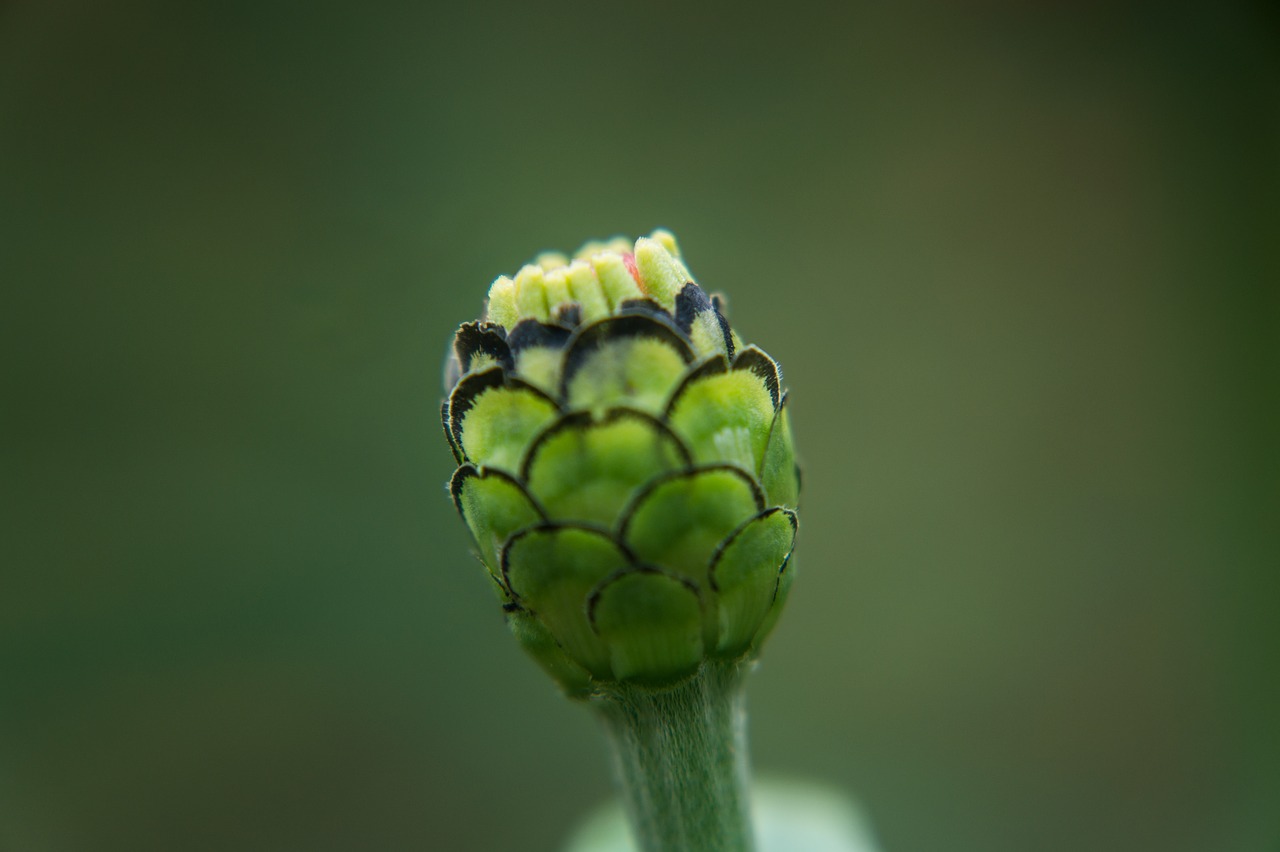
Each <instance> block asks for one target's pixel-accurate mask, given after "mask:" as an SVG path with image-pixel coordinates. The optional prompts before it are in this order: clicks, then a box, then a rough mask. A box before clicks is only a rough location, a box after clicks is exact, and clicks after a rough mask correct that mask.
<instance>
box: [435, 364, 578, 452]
mask: <svg viewBox="0 0 1280 852" xmlns="http://www.w3.org/2000/svg"><path fill="white" fill-rule="evenodd" d="M447 413H448V418H449V422H448V424H447V428H448V429H449V431H450V433H451V434H452V436H453V440H454V442H455V443H456V444H457V446H458V448H459V449H460V450H461V452H462V455H463V457H464V458H465V459H466V460H467V461H469V462H472V463H473V464H477V465H483V466H493V467H499V468H502V469H503V470H507V471H515V470H518V469H519V465H520V459H521V457H522V456H523V455H524V452H525V450H526V448H527V447H528V446H529V444H530V443H531V442H532V441H533V438H534V436H535V435H537V434H538V432H540V431H541V430H542V429H543V428H544V427H545V426H546V425H547V424H548V423H550V422H551V421H552V420H554V419H555V418H556V416H557V415H558V414H559V407H558V406H557V405H556V402H555V400H553V399H552V398H551V397H549V396H547V394H545V393H544V392H542V391H540V390H538V389H537V388H535V387H533V386H532V385H530V384H528V383H527V382H525V381H523V380H522V379H519V378H514V377H509V376H507V375H506V373H505V371H504V370H503V369H502V368H501V367H491V368H489V369H488V370H484V371H482V372H480V373H471V374H469V375H467V376H464V377H463V379H462V381H460V382H459V383H458V386H457V387H456V388H455V389H454V391H453V393H452V394H451V395H450V397H449V406H448V409H447Z"/></svg>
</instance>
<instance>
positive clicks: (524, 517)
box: [449, 464, 546, 581]
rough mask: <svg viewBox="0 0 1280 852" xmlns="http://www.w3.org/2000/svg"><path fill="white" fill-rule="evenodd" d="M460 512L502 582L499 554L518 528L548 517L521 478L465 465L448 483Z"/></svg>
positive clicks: (498, 471) (494, 574) (499, 471)
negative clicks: (526, 488)
mask: <svg viewBox="0 0 1280 852" xmlns="http://www.w3.org/2000/svg"><path fill="white" fill-rule="evenodd" d="M449 491H450V493H451V494H452V495H453V502H454V504H455V505H456V506H457V507H458V514H460V515H462V519H463V520H464V521H465V522H466V524H467V528H468V529H469V530H471V535H472V537H473V538H474V539H475V542H476V547H478V548H480V559H481V561H483V562H484V564H485V567H486V568H488V569H489V573H490V574H492V575H493V577H494V578H495V579H498V580H499V581H500V576H501V563H500V561H499V558H498V555H499V552H500V551H501V549H502V546H503V544H504V543H505V542H506V540H507V538H508V537H510V536H511V535H512V534H513V533H515V532H516V531H517V530H520V529H523V528H524V527H527V526H529V525H530V524H534V523H537V522H539V521H543V520H545V519H546V515H545V514H544V513H543V511H542V509H541V508H539V507H538V505H537V503H535V502H534V500H533V498H532V497H530V496H529V493H528V492H527V491H526V490H525V488H524V486H523V485H522V484H521V483H520V481H519V480H518V479H516V478H515V477H513V476H511V475H510V474H508V473H504V472H503V471H501V470H498V469H496V468H485V469H480V468H477V467H476V466H475V465H473V464H464V465H463V466H462V467H460V468H458V470H457V472H456V473H454V475H453V480H452V481H451V482H450V483H449Z"/></svg>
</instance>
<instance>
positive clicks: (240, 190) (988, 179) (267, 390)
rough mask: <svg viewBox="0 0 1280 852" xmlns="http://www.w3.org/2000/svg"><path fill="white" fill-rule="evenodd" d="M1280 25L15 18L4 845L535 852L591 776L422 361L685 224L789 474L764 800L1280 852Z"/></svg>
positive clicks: (572, 719)
mask: <svg viewBox="0 0 1280 852" xmlns="http://www.w3.org/2000/svg"><path fill="white" fill-rule="evenodd" d="M1175 7H1176V8H1175ZM1278 24H1280V19H1278V18H1277V16H1276V15H1275V14H1274V12H1273V11H1270V10H1269V9H1268V7H1267V6H1265V5H1263V4H1258V5H1250V4H1239V3H1230V2H1213V1H1212V0H1203V2H1192V3H1188V4H1172V5H1155V4H1152V5H1150V6H1137V5H1132V4H1114V3H1082V4H1081V3H1027V4H1019V3H1011V2H999V1H998V0H990V1H989V2H982V0H976V1H975V0H970V2H960V3H945V2H936V3H935V2H929V0H913V2H907V3H902V4H875V5H874V6H872V5H854V4H834V3H833V4H830V5H826V6H824V5H807V4H805V3H792V4H782V5H752V4H735V5H732V6H722V7H716V6H713V5H710V4H707V5H703V4H679V3H668V2H651V3H648V4H643V5H639V4H637V5H630V4H624V3H586V2H582V3H578V4H573V3H551V4H535V3H526V4H507V5H503V6H490V5H486V4H467V3H454V4H448V5H444V4H432V3H420V2H381V3H368V4H350V3H306V4H303V3H277V4H270V3H259V2H219V3H206V4H194V3H164V2H158V0H121V2H115V3H91V2H86V1H85V0H40V2H35V0H32V1H31V2H21V1H20V2H16V3H15V2H9V3H7V4H4V5H2V6H0V283H2V284H3V293H4V297H3V302H2V303H0V304H2V305H3V308H2V309H0V324H2V325H3V329H2V333H0V339H2V340H3V344H0V345H3V347H4V349H5V350H6V354H5V356H4V367H3V372H4V378H3V383H4V385H3V397H2V399H3V401H2V402H0V418H2V422H3V424H4V439H3V442H0V464H2V471H3V501H4V503H3V507H2V512H0V517H3V521H2V523H3V525H4V533H3V536H2V537H0V562H2V563H3V567H2V568H0V572H2V573H0V576H2V577H3V581H2V584H0V849H3V850H6V852H9V850H12V852H69V851H73V852H91V850H107V852H116V850H121V852H123V851H124V850H129V852H151V850H156V852H160V850H165V852H168V850H191V852H203V851H204V850H217V851H218V852H221V851H222V850H237V852H257V850H263V852H266V850H286V852H287V850H308V851H309V852H312V851H314V850H388V852H391V850H449V852H470V851H471V850H494V851H495V852H506V850H528V852H553V850H555V849H557V848H558V847H559V845H560V844H561V842H562V841H563V840H564V838H565V837H566V836H567V834H568V832H569V831H570V829H571V827H572V826H573V824H574V823H575V821H576V820H577V819H578V818H579V817H580V816H582V815H583V814H584V813H585V812H586V811H587V810H588V809H590V808H591V807H592V806H594V805H596V804H597V803H599V802H600V801H602V800H603V798H604V797H605V796H607V794H608V784H609V772H608V765H607V762H606V757H605V751H604V748H603V744H602V741H601V738H600V736H599V732H598V731H597V730H596V729H595V726H594V724H593V722H592V720H591V718H590V717H589V715H588V714H587V713H586V712H585V711H584V710H583V709H582V708H580V707H577V706H572V705H570V704H568V703H566V702H565V701H563V700H562V699H561V698H560V697H559V696H558V695H557V694H556V693H555V692H554V690H553V689H552V687H551V685H550V683H549V682H548V681H547V680H546V679H545V678H544V677H543V676H542V675H541V674H540V673H539V672H538V671H536V670H535V669H534V667H533V666H532V665H530V664H529V663H528V662H527V661H526V660H525V659H524V658H523V657H522V656H521V654H520V652H519V651H518V650H517V648H516V646H515V644H514V643H513V642H512V641H511V640H510V638H509V637H508V636H507V635H506V633H505V629H504V627H503V625H502V621H501V617H500V613H499V612H498V611H497V609H496V607H495V605H494V601H493V599H492V597H491V594H490V592H489V590H488V588H487V583H486V581H485V580H484V579H483V578H482V575H481V573H480V571H479V569H478V567H477V566H476V564H475V563H474V560H473V559H472V557H471V556H470V555H469V544H468V541H467V539H466V536H465V533H464V530H463V528H462V525H461V524H460V523H459V522H458V520H457V519H456V517H454V514H453V510H452V507H451V506H450V504H449V501H448V500H447V499H446V496H445V490H444V483H445V481H446V479H447V477H448V475H449V473H450V467H451V465H450V457H449V453H448V451H447V449H446V447H445V442H444V439H443V438H442V436H441V434H440V430H439V426H438V419H437V406H438V404H439V400H440V395H441V391H440V379H439V374H440V362H441V358H442V355H443V352H444V348H445V343H446V340H447V339H448V337H449V335H450V332H451V331H452V330H453V329H454V327H455V326H456V325H457V324H458V323H459V322H460V321H463V320H466V319H469V318H472V317H474V316H475V315H476V314H477V313H478V311H479V309H480V305H481V298H482V296H483V294H484V292H485V289H486V287H487V285H488V283H489V281H491V280H492V278H493V277H494V276H496V275H497V274H499V273H504V272H511V271H513V270H515V269H516V268H517V267H518V265H519V264H520V263H522V262H523V261H525V260H527V259H528V258H530V257H531V256H532V255H533V254H535V253H536V252H538V251H540V250H542V249H546V248H563V249H572V248H574V247H575V246H576V245H577V244H578V243H580V242H581V241H583V240H585V239H587V238H589V237H599V236H608V235H610V234H614V233H628V234H633V235H634V234H637V233H647V232H648V231H649V230H650V229H651V228H653V227H656V226H665V227H669V228H672V229H673V230H674V231H675V232H676V233H677V234H678V236H679V237H680V239H681V241H682V244H683V247H684V250H685V253H686V256H687V257H688V259H689V263H690V265H691V267H692V269H693V271H694V273H695V275H697V276H698V277H699V279H700V280H701V281H702V282H703V283H704V284H705V285H706V286H708V287H709V288H711V289H721V290H724V291H727V292H728V293H729V294H730V296H731V311H732V318H733V320H734V322H735V325H736V326H737V327H738V328H740V329H741V330H742V331H743V333H744V334H745V335H746V337H747V338H748V339H750V340H753V341H755V342H758V343H759V344H761V345H762V346H764V347H765V348H766V349H767V350H769V351H770V352H771V353H773V354H774V355H776V356H777V357H778V358H779V359H780V360H781V361H782V363H783V365H784V367H785V368H786V370H787V378H788V383H789V385H790V387H791V391H792V396H793V404H794V409H793V412H794V417H795V424H796V431H797V434H798V438H799V441H800V446H801V450H802V454H803V458H804V460H805V462H806V493H805V502H804V507H803V508H804V511H803V533H802V544H801V550H800V553H799V557H798V558H799V560H800V561H799V563H798V564H799V566H800V568H801V571H802V574H801V575H800V576H801V582H799V583H798V584H797V588H796V592H795V595H794V597H793V599H792V603H791V606H790V608H789V612H788V614H787V617H786V618H784V620H783V622H782V624H781V626H780V629H779V630H778V632H777V634H776V635H775V637H774V639H773V641H772V643H771V645H770V646H769V648H768V650H767V654H766V656H765V658H764V660H763V663H762V666H761V668H760V670H759V672H758V674H757V676H756V677H755V679H754V682H753V684H752V687H751V703H752V710H753V712H752V726H753V753H754V759H755V763H756V765H757V766H758V767H759V768H760V769H761V770H762V771H770V772H775V773H784V774H792V775H799V776H804V777H809V778H814V779H819V780H824V781H827V782H829V783H832V784H835V785H837V786H839V787H841V788H843V789H845V790H847V791H849V793H851V794H852V795H855V796H857V797H858V799H859V800H860V801H861V802H862V803H863V805H864V806H865V808H866V809H867V811H868V813H869V814H870V817H871V819H872V821H873V823H874V825H875V827H876V830H877V833H878V835H879V837H880V839H881V841H882V843H883V845H884V847H885V849H886V850H887V852H907V850H911V852H1027V850H1041V851H1043V852H1052V851H1053V850H1064V852H1066V851H1067V850H1071V852H1076V851H1077V850H1086V849H1087V850H1091V852H1103V851H1104V850H1116V852H1122V851H1123V852H1135V850H1138V851H1139V852H1142V851H1143V850H1152V852H1157V850H1158V852H1204V850H1227V852H1253V851H1254V850H1259V852H1261V850H1275V849H1277V848H1280V630H1278V625H1277V622H1278V621H1280V584H1278V583H1277V579H1276V578H1277V572H1278V570H1280V542H1278V540H1277V527H1278V526H1280V500H1278V499H1277V498H1278V494H1277V491H1278V485H1277V483H1280V464H1278V462H1277V435H1280V417H1278V416H1277V414H1278V408H1277V404H1276V403H1277V387H1278V385H1280V375H1278V374H1280V371H1278V370H1277V366H1278V360H1277V353H1278V352H1280V347H1278V346H1277V339H1278V336H1280V325H1278V323H1277V306H1278V301H1277V293H1278V292H1280V263H1278V260H1280V252H1278V248H1277V246H1278V243H1280V215H1277V214H1278V209H1280V37H1278V34H1280V26H1278ZM798 852H802V850H799V851H798Z"/></svg>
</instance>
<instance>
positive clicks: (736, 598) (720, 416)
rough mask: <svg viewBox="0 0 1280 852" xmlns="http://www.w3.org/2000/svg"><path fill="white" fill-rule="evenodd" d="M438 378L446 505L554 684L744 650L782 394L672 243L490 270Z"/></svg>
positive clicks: (777, 587) (762, 588)
mask: <svg viewBox="0 0 1280 852" xmlns="http://www.w3.org/2000/svg"><path fill="white" fill-rule="evenodd" d="M445 384H446V391H447V392H448V394H449V396H448V400H447V401H446V402H445V403H444V406H443V411H442V414H443V420H444V430H445V434H446V436H447V437H448V440H449V444H450V446H451V447H452V449H453V453H454V457H455V458H456V459H457V462H458V464H459V467H458V470H457V472H456V473H455V474H454V476H453V480H452V482H451V485H450V490H451V492H452V495H453V499H454V501H455V503H456V504H457V507H458V511H459V513H460V514H461V515H462V518H463V520H464V521H465V522H466V524H467V526H468V527H469V528H470V530H471V533H472V535H473V536H474V537H475V542H476V546H477V549H478V550H479V555H480V560H481V562H483V564H484V566H485V568H486V569H488V572H489V576H490V578H491V579H492V582H493V586H494V588H495V589H496V591H497V593H498V596H499V598H500V599H501V601H502V605H503V609H504V610H505V611H506V613H507V619H508V623H509V624H510V626H511V628H512V631H513V632H514V633H515V635H516V637H517V639H518V640H519V641H520V643H521V645H522V646H523V647H524V648H525V649H526V650H527V651H528V652H529V653H530V654H531V655H532V656H533V657H534V658H535V659H536V660H537V661H538V662H539V663H541V665H542V666H543V667H544V668H545V669H546V670H547V671H548V672H549V673H550V674H551V675H552V676H553V677H554V678H555V679H556V680H557V681H558V682H559V683H560V684H561V685H562V686H564V687H565V689H566V690H568V691H569V692H570V693H573V694H580V695H581V694H587V693H590V692H592V691H595V690H597V689H599V688H604V687H607V686H608V685H609V684H617V683H619V682H628V683H636V684H648V685H661V684H666V683H671V682H674V681H677V680H680V679H681V678H684V677H687V676H689V675H691V674H693V673H694V672H696V671H697V670H698V668H699V666H701V664H702V663H703V661H704V660H708V659H716V660H726V661H731V660H737V659H741V658H743V657H747V656H750V655H753V654H755V653H756V652H757V650H758V648H759V646H760V643H761V642H762V641H763V639H764V638H765V636H766V635H767V634H768V633H769V631H770V630H771V629H772V627H773V624H774V622H775V621H776V619H777V615H778V612H779V610H780V609H781V607H782V605H783V603H784V601H785V599H786V596H787V590H788V588H789V586H790V583H791V579H792V576H793V574H794V569H792V568H791V567H790V559H791V552H792V548H793V546H794V544H795V536H796V525H797V521H796V511H795V510H796V501H797V497H798V493H799V485H800V482H799V474H798V470H797V467H796V463H795V450H794V447H793V445H792V440H791V427H790V424H789V422H788V415H787V408H786V405H787V395H786V393H785V392H784V390H783V387H782V375H781V371H780V370H779V368H778V365H777V364H776V363H775V362H774V361H773V359H772V358H770V357H769V356H768V355H767V354H765V353H764V351H762V350H760V349H758V348H756V347H755V346H744V345H743V343H742V341H741V340H740V339H739V338H738V336H737V335H736V334H735V333H734V332H733V330H732V329H731V328H730V327H729V323H728V321H727V320H726V319H725V316H724V302H723V300H722V299H721V298H720V297H718V296H711V297H708V296H707V294H706V293H704V292H703V290H702V289H701V288H700V287H699V286H698V285H697V284H696V283H694V280H693V278H692V276H690V274H689V271H688V269H686V268H685V265H684V263H683V262H682V260H681V258H680V254H679V250H678V249H677V247H676V243H675V238H674V237H672V236H671V234H669V233H667V232H665V231H658V232H656V233H654V234H653V235H652V236H651V237H648V238H641V239H639V240H637V241H636V242H635V244H634V246H633V245H631V244H630V243H628V242H626V241H624V240H613V241H610V242H607V243H588V244H587V245H585V246H584V247H583V248H582V249H581V250H580V251H579V252H578V254H577V255H575V256H574V257H573V258H572V259H570V258H566V257H564V256H563V255H559V254H551V253H548V254H544V255H541V256H540V257H539V258H538V259H537V261H536V262H535V263H532V264H529V265H527V266H525V267H524V268H523V269H521V270H520V271H519V272H518V273H517V274H516V276H515V277H514V278H507V277H501V278H498V279H497V280H496V281H494V282H493V286H492V287H491V288H490V290H489V298H488V301H487V307H486V312H485V317H484V318H482V319H481V320H480V321H478V322H471V323H465V324H464V325H462V326H461V327H460V328H459V329H458V333H457V336H456V338H455V340H454V343H453V349H452V352H451V354H450V356H449V360H448V363H447V365H446V379H445Z"/></svg>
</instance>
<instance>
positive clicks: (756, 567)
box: [708, 508, 796, 656]
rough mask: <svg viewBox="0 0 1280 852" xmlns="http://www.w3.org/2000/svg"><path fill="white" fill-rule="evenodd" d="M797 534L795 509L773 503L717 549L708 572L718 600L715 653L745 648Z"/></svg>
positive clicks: (728, 653)
mask: <svg viewBox="0 0 1280 852" xmlns="http://www.w3.org/2000/svg"><path fill="white" fill-rule="evenodd" d="M795 540H796V516H795V513H794V512H791V511H790V510H788V509H781V508H774V509H769V510H767V511H765V512H763V513H761V514H760V515H758V516H757V517H755V518H752V519H751V520H750V521H748V522H747V523H745V524H743V525H742V526H741V527H739V528H738V529H737V530H735V531H734V532H733V533H732V534H731V535H730V536H729V538H727V539H726V540H725V541H724V543H723V544H722V545H721V546H720V548H719V549H718V550H717V551H716V553H715V555H714V556H713V557H712V559H711V567H710V569H709V572H708V574H709V579H710V584H711V588H712V589H713V590H714V591H715V593H716V601H717V604H718V610H717V618H718V621H719V624H718V625H717V627H718V630H717V644H716V652H717V653H719V654H723V655H726V656H736V655H737V654H741V653H743V652H744V651H746V650H747V648H748V646H749V645H750V644H751V640H752V638H753V637H754V636H755V634H756V631H757V630H759V628H760V625H761V623H762V622H763V621H764V617H765V615H766V614H767V613H768V612H769V608H770V607H771V606H772V605H773V598H774V594H775V592H776V591H777V586H778V575H779V573H780V571H781V570H782V566H783V565H785V564H786V562H787V559H788V558H790V556H791V549H792V548H793V547H794V546H795Z"/></svg>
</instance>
